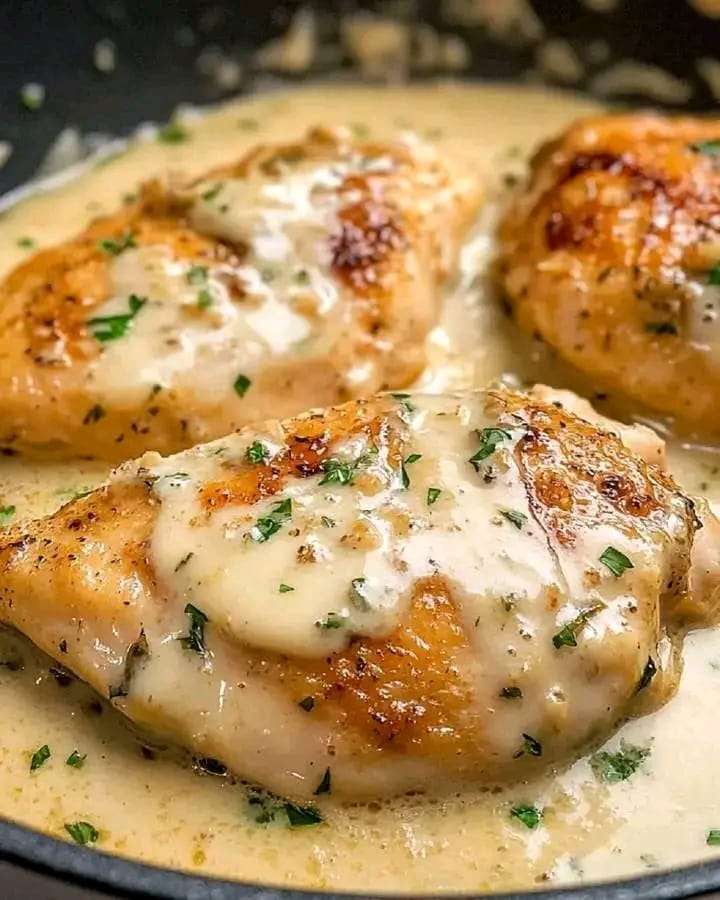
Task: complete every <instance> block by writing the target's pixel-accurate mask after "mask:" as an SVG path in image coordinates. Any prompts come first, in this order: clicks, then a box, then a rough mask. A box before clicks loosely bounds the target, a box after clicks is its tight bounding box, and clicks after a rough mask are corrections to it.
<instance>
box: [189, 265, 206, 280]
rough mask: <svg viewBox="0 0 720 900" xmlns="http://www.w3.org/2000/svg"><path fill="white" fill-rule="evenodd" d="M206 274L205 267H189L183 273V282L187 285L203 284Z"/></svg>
mask: <svg viewBox="0 0 720 900" xmlns="http://www.w3.org/2000/svg"><path fill="white" fill-rule="evenodd" d="M207 273H208V270H207V266H190V268H189V269H188V270H187V272H186V273H185V281H187V283H188V284H205V282H206V281H207Z"/></svg>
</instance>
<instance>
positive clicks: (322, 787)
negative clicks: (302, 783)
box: [313, 766, 331, 797]
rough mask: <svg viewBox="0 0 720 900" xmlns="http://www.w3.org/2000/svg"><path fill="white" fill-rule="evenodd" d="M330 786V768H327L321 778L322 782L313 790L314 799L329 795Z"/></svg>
mask: <svg viewBox="0 0 720 900" xmlns="http://www.w3.org/2000/svg"><path fill="white" fill-rule="evenodd" d="M330 786H331V785H330V767H329V766H328V768H327V769H325V774H324V775H323V777H322V781H321V782H320V784H319V785H318V786H317V787H316V788H315V790H314V791H313V794H314V795H315V796H316V797H319V796H320V794H329V793H330Z"/></svg>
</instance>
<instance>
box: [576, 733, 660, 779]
mask: <svg viewBox="0 0 720 900" xmlns="http://www.w3.org/2000/svg"><path fill="white" fill-rule="evenodd" d="M648 756H650V748H649V747H637V746H635V745H634V744H628V743H626V742H625V741H620V749H619V750H618V751H617V753H609V752H608V751H607V750H600V751H599V752H598V753H595V754H593V756H591V757H590V767H591V769H592V770H593V773H594V775H595V777H596V778H597V779H598V781H604V782H605V783H606V784H614V783H615V782H617V781H625V780H626V779H628V778H630V776H631V775H634V774H635V772H637V770H638V769H639V768H640V765H641V764H642V762H643V760H645V759H647V757H648Z"/></svg>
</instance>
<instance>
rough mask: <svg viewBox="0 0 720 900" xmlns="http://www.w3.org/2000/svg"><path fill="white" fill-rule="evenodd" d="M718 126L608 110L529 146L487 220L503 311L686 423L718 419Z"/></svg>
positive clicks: (600, 376)
mask: <svg viewBox="0 0 720 900" xmlns="http://www.w3.org/2000/svg"><path fill="white" fill-rule="evenodd" d="M719 161H720V124H719V123H718V122H715V121H712V120H699V119H689V118H684V119H666V118H661V117H659V116H652V115H618V116H605V117H600V118H594V119H588V120H584V121H581V122H580V123H578V124H576V125H574V126H572V127H571V128H570V129H568V131H566V132H565V133H564V134H563V135H562V136H561V137H560V138H558V139H557V140H555V141H553V142H551V143H549V144H547V145H546V146H544V147H543V148H542V149H541V150H540V152H539V153H538V154H537V155H536V157H535V159H534V161H533V164H532V170H531V173H530V180H529V183H528V185H527V187H526V188H525V190H524V192H523V193H521V194H520V195H519V196H518V197H517V199H516V200H515V201H514V203H513V204H512V205H511V207H510V209H509V211H508V212H507V215H506V216H505V219H504V221H503V222H502V224H501V228H500V240H501V259H500V272H501V280H502V285H503V288H504V291H505V294H506V296H507V299H508V301H509V304H510V307H511V310H512V313H513V316H514V317H515V319H516V320H517V322H518V323H519V325H520V326H521V327H522V328H524V329H525V330H527V331H529V332H532V333H534V334H536V335H537V336H538V337H540V338H541V339H542V340H544V341H546V342H547V343H548V344H549V345H551V346H552V347H553V348H554V349H555V350H556V351H557V352H558V354H559V355H560V356H561V357H562V358H564V359H565V360H568V361H569V362H570V363H572V364H573V365H574V366H575V367H577V368H578V369H580V370H582V371H583V372H585V373H586V374H588V375H590V376H592V377H593V378H595V379H596V382H597V386H598V387H599V388H602V389H606V388H612V389H615V390H619V391H621V392H624V393H625V394H626V395H627V396H628V397H631V398H633V399H635V400H639V401H641V402H642V403H643V404H646V405H647V406H649V407H652V408H654V409H656V410H659V411H661V412H663V413H666V414H669V415H671V416H673V417H675V418H676V419H677V420H679V421H680V422H681V423H683V424H684V425H686V426H692V427H696V428H701V429H704V430H710V431H715V432H717V431H718V430H719V429H720V417H719V414H718V406H717V403H716V401H715V395H716V394H717V393H718V390H720V315H719V314H720V237H719V235H720V166H719Z"/></svg>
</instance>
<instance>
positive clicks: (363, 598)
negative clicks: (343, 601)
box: [350, 578, 370, 610]
mask: <svg viewBox="0 0 720 900" xmlns="http://www.w3.org/2000/svg"><path fill="white" fill-rule="evenodd" d="M350 602H351V603H352V605H353V606H354V607H355V608H356V609H361V610H368V609H370V604H369V603H368V599H367V581H366V580H365V579H364V578H353V580H352V581H351V582H350Z"/></svg>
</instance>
